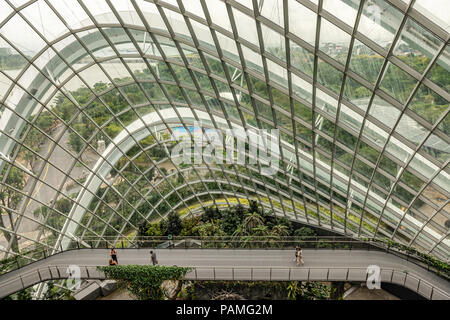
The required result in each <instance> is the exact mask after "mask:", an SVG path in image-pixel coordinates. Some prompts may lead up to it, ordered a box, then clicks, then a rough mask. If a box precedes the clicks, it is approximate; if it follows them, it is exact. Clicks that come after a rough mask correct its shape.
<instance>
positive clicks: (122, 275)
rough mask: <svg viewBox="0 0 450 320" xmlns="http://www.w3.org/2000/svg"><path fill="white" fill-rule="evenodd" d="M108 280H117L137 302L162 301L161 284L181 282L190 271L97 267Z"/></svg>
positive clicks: (156, 268) (171, 268)
mask: <svg viewBox="0 0 450 320" xmlns="http://www.w3.org/2000/svg"><path fill="white" fill-rule="evenodd" d="M98 269H99V270H100V271H103V272H104V273H105V276H106V277H107V278H108V279H114V280H119V281H120V282H122V283H123V284H124V285H125V286H126V287H127V289H128V290H129V291H130V293H132V294H133V295H134V296H135V297H136V298H137V299H139V300H162V299H163V298H164V292H163V289H162V288H161V284H162V283H163V281H166V280H172V281H176V280H181V279H182V278H183V277H184V276H185V275H186V273H188V272H189V271H191V270H192V268H187V267H176V266H140V265H127V266H120V265H119V266H106V267H98Z"/></svg>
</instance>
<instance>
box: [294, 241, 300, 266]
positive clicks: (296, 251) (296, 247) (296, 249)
mask: <svg viewBox="0 0 450 320" xmlns="http://www.w3.org/2000/svg"><path fill="white" fill-rule="evenodd" d="M299 248H300V247H299V246H298V245H296V246H295V258H294V262H295V261H297V255H298V250H299Z"/></svg>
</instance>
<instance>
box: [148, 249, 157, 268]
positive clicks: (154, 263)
mask: <svg viewBox="0 0 450 320" xmlns="http://www.w3.org/2000/svg"><path fill="white" fill-rule="evenodd" d="M150 256H151V261H152V264H153V265H157V264H158V259H157V258H156V253H154V252H153V250H151V251H150Z"/></svg>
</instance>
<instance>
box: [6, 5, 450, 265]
mask: <svg viewBox="0 0 450 320" xmlns="http://www.w3.org/2000/svg"><path fill="white" fill-rule="evenodd" d="M431 2H432V3H433V5H431ZM449 6H450V4H449V3H448V1H446V0H416V1H414V0H412V1H408V0H366V1H362V0H361V1H360V0H283V1H282V0H265V1H264V0H253V1H251V0H240V1H235V0H224V1H222V0H207V1H206V0H171V1H169V0H167V1H159V0H158V1H157V0H155V1H144V0H110V1H105V0H96V1H93V0H45V1H44V0H30V1H26V0H5V1H0V187H1V190H0V211H1V219H0V258H4V257H10V256H15V255H18V254H20V255H22V256H24V257H25V258H26V259H28V260H29V261H33V259H35V256H33V252H34V251H33V250H35V249H36V248H40V247H41V248H42V247H48V248H53V249H54V250H55V251H59V250H65V249H67V248H69V247H70V246H71V243H73V240H76V241H87V240H88V239H89V240H92V239H96V240H97V241H100V240H102V239H103V240H105V239H106V240H107V241H111V242H114V241H117V240H120V239H127V241H134V240H135V239H136V236H137V230H138V229H139V225H140V224H141V223H143V222H146V221H148V222H151V221H156V220H158V219H161V218H164V217H165V216H166V215H167V214H168V213H169V212H171V211H176V212H177V213H179V214H180V215H182V216H185V215H192V214H196V213H199V212H201V211H202V210H203V209H204V208H205V207H208V206H212V205H216V206H218V207H226V206H230V205H235V204H238V203H240V204H242V205H248V201H249V199H252V200H257V201H258V202H259V204H260V205H261V206H262V207H264V208H266V209H267V210H270V211H271V212H273V213H274V214H277V215H280V216H285V217H287V218H289V219H290V220H293V221H298V222H300V223H304V224H308V225H312V226H318V227H321V228H324V229H327V230H330V231H333V232H336V233H337V234H345V235H349V236H353V237H387V238H389V239H392V240H394V241H396V242H400V243H403V244H405V245H407V246H412V247H414V248H417V249H419V250H420V251H422V252H425V253H430V254H432V255H434V256H436V257H438V258H440V259H443V260H445V261H448V260H449V252H450V247H449V246H450V236H449V228H450V205H449V190H450V176H449V173H450V168H449V159H450V116H449V101H450V74H449V72H450V46H449V32H450V8H449ZM443 8H446V9H443ZM199 121H201V123H202V125H203V126H204V127H206V128H210V129H216V130H219V131H221V132H225V131H226V130H227V129H230V128H241V129H249V128H252V129H255V130H263V129H278V130H279V132H280V139H281V140H280V143H279V155H280V159H279V169H278V171H277V172H276V174H274V175H271V176H267V175H264V174H262V173H261V163H259V162H258V163H256V164H247V163H244V164H236V163H233V164H214V163H212V164H211V163H207V162H206V161H203V162H201V163H193V164H186V163H179V162H178V161H176V159H173V157H171V150H173V148H174V146H175V145H176V140H174V139H173V133H174V132H175V131H177V130H178V131H179V130H180V128H181V131H183V130H184V131H183V132H185V133H189V132H191V131H193V129H195V127H196V123H197V122H199ZM189 135H190V134H189ZM190 136H191V137H192V135H190ZM244 156H245V155H244ZM246 156H248V157H250V156H251V154H250V152H248V154H247V155H246ZM94 245H95V244H94Z"/></svg>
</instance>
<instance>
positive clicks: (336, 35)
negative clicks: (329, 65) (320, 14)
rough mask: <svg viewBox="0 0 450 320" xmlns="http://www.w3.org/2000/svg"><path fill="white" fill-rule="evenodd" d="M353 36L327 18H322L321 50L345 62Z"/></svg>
mask: <svg viewBox="0 0 450 320" xmlns="http://www.w3.org/2000/svg"><path fill="white" fill-rule="evenodd" d="M350 38H351V36H350V35H349V34H348V33H346V32H344V31H343V30H341V29H340V28H338V27H336V26H335V25H334V24H332V23H331V22H329V21H328V20H326V19H322V20H321V23H320V43H319V48H320V50H321V51H323V52H324V53H326V54H327V55H329V56H330V57H332V58H334V59H336V60H337V61H339V62H340V63H342V64H345V61H346V59H347V54H348V48H349V46H350Z"/></svg>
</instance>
